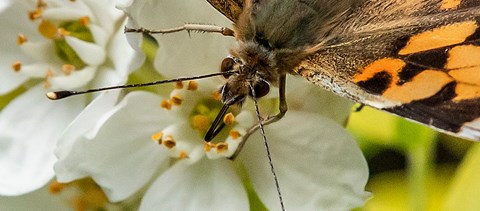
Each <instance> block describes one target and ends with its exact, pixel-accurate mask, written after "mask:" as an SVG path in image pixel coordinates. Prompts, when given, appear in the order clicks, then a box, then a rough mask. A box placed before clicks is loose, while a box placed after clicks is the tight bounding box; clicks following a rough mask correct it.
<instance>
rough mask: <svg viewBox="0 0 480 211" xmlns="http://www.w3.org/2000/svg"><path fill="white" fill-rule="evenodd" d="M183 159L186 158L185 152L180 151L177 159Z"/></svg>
mask: <svg viewBox="0 0 480 211" xmlns="http://www.w3.org/2000/svg"><path fill="white" fill-rule="evenodd" d="M185 158H188V154H187V152H185V150H182V151H180V155H179V156H178V159H180V160H183V159H185Z"/></svg>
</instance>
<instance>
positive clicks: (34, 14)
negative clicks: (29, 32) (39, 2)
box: [28, 8, 43, 21]
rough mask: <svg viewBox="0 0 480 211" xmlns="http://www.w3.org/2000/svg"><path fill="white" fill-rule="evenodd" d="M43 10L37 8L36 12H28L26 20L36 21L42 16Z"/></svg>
mask: <svg viewBox="0 0 480 211" xmlns="http://www.w3.org/2000/svg"><path fill="white" fill-rule="evenodd" d="M42 13H43V9H42V8H37V9H36V10H32V11H29V12H28V19H30V20H32V21H33V20H37V19H38V18H40V17H41V16H42Z"/></svg>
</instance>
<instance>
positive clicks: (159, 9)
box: [127, 0, 234, 78]
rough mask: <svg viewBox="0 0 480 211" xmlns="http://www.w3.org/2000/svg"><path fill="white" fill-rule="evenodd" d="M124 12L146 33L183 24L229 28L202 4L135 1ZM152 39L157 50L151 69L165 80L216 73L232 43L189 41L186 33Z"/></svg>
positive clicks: (201, 37)
mask: <svg viewBox="0 0 480 211" xmlns="http://www.w3.org/2000/svg"><path fill="white" fill-rule="evenodd" d="M145 5H148V6H145ZM127 12H128V13H129V15H130V16H129V17H130V18H131V19H133V21H134V22H135V24H136V25H138V26H141V27H144V28H149V29H166V28H172V27H179V26H183V25H184V24H185V23H211V24H215V25H218V26H227V27H230V26H231V22H230V21H229V20H227V19H226V18H225V17H224V16H223V15H221V14H220V13H219V12H218V11H216V10H215V9H213V7H212V6H211V5H210V4H208V3H207V2H205V1H168V0H161V1H138V0H137V1H134V2H133V4H132V5H131V7H129V8H128V9H127ZM179 14H181V15H179ZM155 38H157V40H158V42H159V44H160V46H161V47H160V48H159V50H158V52H157V56H156V60H155V66H156V67H157V69H158V70H159V71H160V73H162V74H163V75H165V76H166V77H168V78H172V77H179V76H193V75H199V74H202V73H212V72H217V71H218V69H219V65H220V63H221V61H222V59H223V58H225V56H226V55H227V54H228V47H229V46H231V45H232V44H233V42H234V39H233V38H231V37H224V36H222V35H219V34H198V33H191V37H190V36H189V34H188V33H187V32H178V33H175V34H169V35H160V36H158V35H155Z"/></svg>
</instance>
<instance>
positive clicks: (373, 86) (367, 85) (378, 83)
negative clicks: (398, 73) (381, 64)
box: [357, 71, 392, 95]
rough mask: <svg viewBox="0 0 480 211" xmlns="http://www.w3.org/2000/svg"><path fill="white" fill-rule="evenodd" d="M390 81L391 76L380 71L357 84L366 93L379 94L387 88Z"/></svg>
mask: <svg viewBox="0 0 480 211" xmlns="http://www.w3.org/2000/svg"><path fill="white" fill-rule="evenodd" d="M391 81H392V76H391V75H390V74H388V73H387V72H385V71H382V72H379V73H377V74H375V76H373V77H372V78H370V79H368V80H366V81H360V82H358V83H357V85H358V86H360V87H361V88H363V89H364V90H365V91H366V92H368V93H371V94H377V95H381V94H382V93H383V92H384V91H385V90H386V89H387V88H388V86H389V84H390V82H391Z"/></svg>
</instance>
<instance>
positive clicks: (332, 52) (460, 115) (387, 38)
mask: <svg viewBox="0 0 480 211" xmlns="http://www.w3.org/2000/svg"><path fill="white" fill-rule="evenodd" d="M207 1H208V2H209V3H210V4H211V5H212V6H213V7H215V8H216V9H217V10H218V11H219V12H220V13H222V14H223V15H225V16H226V17H227V18H228V19H230V20H231V21H232V22H233V26H234V28H233V31H234V34H235V37H236V39H237V42H239V43H240V46H242V45H243V46H244V47H240V48H237V49H233V50H232V53H233V57H234V58H233V59H231V60H230V59H229V60H224V63H225V62H227V63H229V64H224V63H222V69H225V70H227V69H232V68H233V66H234V65H239V66H242V67H244V68H245V69H254V70H252V71H256V72H262V73H260V75H261V76H260V77H259V78H260V79H254V80H253V82H252V80H251V82H249V83H253V86H255V85H257V87H258V90H256V92H258V93H260V94H261V95H262V94H264V93H265V92H266V91H268V90H266V89H268V87H267V85H265V83H264V81H266V83H267V84H268V85H269V84H270V83H274V84H278V82H280V88H281V89H282V88H284V87H282V86H284V84H281V82H282V80H284V79H282V77H283V73H290V74H292V75H299V76H301V77H303V78H305V79H307V80H308V81H310V82H312V83H314V84H317V85H319V86H321V87H323V88H325V89H327V90H331V91H333V92H334V93H336V94H338V95H340V96H343V97H346V98H348V99H350V100H353V101H355V102H358V103H361V104H365V105H368V106H371V107H374V108H377V109H380V110H383V111H387V112H390V113H393V114H396V115H399V116H401V117H404V118H407V119H410V120H413V121H415V122H419V123H422V124H425V125H428V126H430V127H432V128H435V129H437V130H439V131H441V132H444V133H448V134H451V135H454V136H458V137H462V138H467V139H471V140H476V141H480V1H478V0H363V1H361V0H345V1H328V0H303V1H287V0H245V1H243V0H207ZM245 46H246V47H245ZM255 48H260V49H261V50H260V52H261V53H258V51H256V50H258V49H255ZM272 52H273V54H272ZM269 53H270V54H269ZM282 53H283V54H285V55H287V54H288V55H287V56H285V55H282ZM264 54H268V56H267V57H263V58H262V55H264ZM272 55H273V56H272ZM272 57H273V62H272V61H270V60H268V59H271V58H272ZM227 67H228V68H227ZM262 68H263V69H268V70H261V69H262ZM279 69H281V70H279ZM263 72H266V73H263ZM272 72H274V73H272ZM257 74H258V73H257ZM262 74H263V75H262ZM238 80H241V78H238V79H233V80H231V81H238ZM241 85H242V84H241V83H240V85H238V83H237V84H233V82H230V85H229V82H227V84H226V85H225V86H224V89H226V90H223V92H224V96H225V97H224V99H223V100H224V102H225V101H227V100H231V101H232V102H238V101H241V100H242V99H243V95H246V94H247V92H249V90H248V87H247V88H243V89H244V90H241V91H239V90H236V89H238V88H237V87H238V86H241ZM250 92H251V91H250ZM239 93H241V94H240V95H239ZM250 95H251V93H250ZM239 96H240V97H239ZM238 98H241V99H238ZM280 99H281V100H282V96H280ZM283 100H284V99H283ZM280 110H281V113H282V108H280ZM284 112H286V110H285V111H284ZM281 116H282V115H281V114H280V115H278V117H279V118H281Z"/></svg>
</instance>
